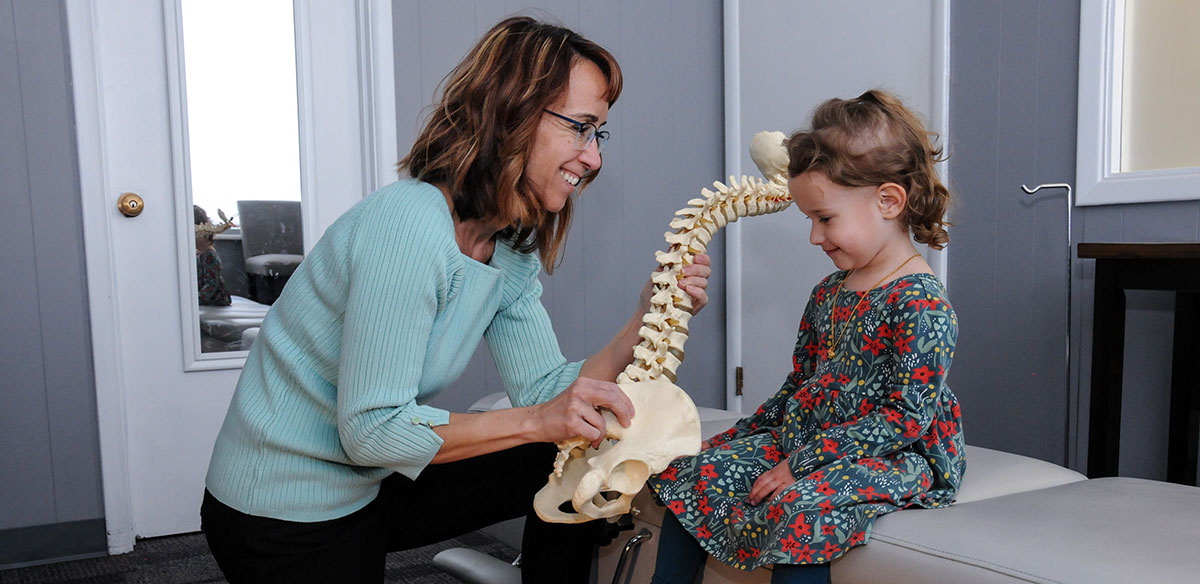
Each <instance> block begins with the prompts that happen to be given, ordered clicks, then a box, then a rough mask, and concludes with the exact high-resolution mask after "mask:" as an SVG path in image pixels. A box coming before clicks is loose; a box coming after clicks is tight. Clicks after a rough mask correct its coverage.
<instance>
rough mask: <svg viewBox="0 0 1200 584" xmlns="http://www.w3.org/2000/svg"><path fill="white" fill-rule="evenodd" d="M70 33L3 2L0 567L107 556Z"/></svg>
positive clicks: (44, 13) (48, 17) (24, 6)
mask: <svg viewBox="0 0 1200 584" xmlns="http://www.w3.org/2000/svg"><path fill="white" fill-rule="evenodd" d="M65 28H66V25H65V18H64V15H63V10H62V5H61V4H60V3H58V2H30V1H28V0H0V189H2V193H3V201H4V208H5V213H4V214H3V216H2V218H0V240H2V246H0V247H2V248H3V249H4V250H5V253H4V254H3V256H0V262H2V264H3V265H2V267H0V272H2V273H4V274H5V276H4V279H3V284H0V307H2V308H0V311H2V313H3V317H2V318H0V326H2V327H3V331H4V332H3V334H2V335H0V338H2V339H3V341H0V355H2V359H0V361H2V362H3V363H4V364H5V378H6V381H5V383H4V387H5V390H4V392H3V395H4V400H5V405H4V407H3V408H0V443H2V444H4V445H5V448H4V449H3V452H4V453H3V454H0V492H3V493H4V494H5V496H4V497H3V498H0V567H2V566H5V565H7V566H13V565H21V564H28V563H38V562H42V561H46V560H48V559H52V558H59V557H78V556H81V555H95V554H102V553H103V552H104V551H105V550H106V547H107V546H106V541H105V534H104V521H103V514H104V511H103V503H102V496H101V487H100V458H99V443H98V430H97V421H96V419H97V418H96V411H97V410H96V402H95V389H94V387H95V386H94V384H93V372H92V366H91V346H90V344H89V342H88V339H89V338H90V331H89V328H88V318H87V315H88V306H87V289H86V285H85V271H84V258H83V238H82V232H83V225H82V220H83V219H82V217H81V212H80V203H79V186H78V185H79V177H78V172H77V170H76V168H77V165H76V161H75V145H74V137H73V118H72V113H71V111H72V104H71V100H70V90H69V86H68V80H69V77H70V66H69V63H68V58H67V55H68V52H67V44H66V38H65V37H66V32H65Z"/></svg>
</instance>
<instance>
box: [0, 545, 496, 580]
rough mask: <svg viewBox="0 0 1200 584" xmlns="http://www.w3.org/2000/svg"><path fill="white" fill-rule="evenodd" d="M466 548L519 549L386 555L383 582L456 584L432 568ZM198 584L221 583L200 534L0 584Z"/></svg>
mask: <svg viewBox="0 0 1200 584" xmlns="http://www.w3.org/2000/svg"><path fill="white" fill-rule="evenodd" d="M454 547H468V548H473V549H476V550H479V551H481V552H483V553H486V554H490V555H492V556H495V557H497V558H500V559H502V560H504V561H506V562H511V561H513V560H514V559H515V558H516V557H517V550H514V549H512V548H511V547H508V546H507V545H505V544H503V543H500V542H499V541H496V540H495V539H493V538H491V537H489V536H487V535H485V534H483V533H479V532H473V533H468V534H466V535H463V536H461V537H458V538H456V539H452V540H448V541H444V542H441V543H437V544H434V545H430V546H425V547H423V548H417V549H414V550H408V551H403V552H394V553H391V554H388V559H387V579H386V582H389V583H391V582H404V583H405V584H458V583H459V581H458V580H457V579H455V578H453V577H451V576H448V575H446V574H443V573H442V572H441V571H439V570H438V569H437V568H434V567H433V565H432V564H431V561H432V560H433V556H434V555H436V554H437V553H438V552H440V551H442V550H444V549H449V548H454ZM48 582H56V583H65V584H125V583H138V584H201V583H210V582H215V583H221V582H225V579H224V578H223V577H221V571H220V570H219V569H217V563H216V562H215V561H213V559H212V555H211V554H209V551H208V544H207V543H205V541H204V535H203V534H200V533H194V534H186V535H176V536H170V537H159V538H153V539H143V540H139V541H138V543H137V545H135V546H134V550H133V551H132V552H130V553H128V554H122V555H119V556H110V557H107V558H96V559H91V560H76V561H73V562H63V563H59V564H50V565H46V566H36V567H32V568H18V569H15V570H4V571H0V584H44V583H48Z"/></svg>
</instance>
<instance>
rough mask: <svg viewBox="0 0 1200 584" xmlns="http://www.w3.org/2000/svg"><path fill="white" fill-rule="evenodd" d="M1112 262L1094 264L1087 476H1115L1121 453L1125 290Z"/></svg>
mask: <svg viewBox="0 0 1200 584" xmlns="http://www.w3.org/2000/svg"><path fill="white" fill-rule="evenodd" d="M1114 264H1116V262H1115V261H1111V260H1097V261H1096V292H1095V303H1094V304H1095V306H1094V307H1093V312H1094V314H1095V317H1094V319H1093V328H1092V393H1091V405H1090V408H1089V409H1090V413H1091V415H1090V418H1089V423H1088V465H1087V474H1088V476H1089V477H1092V478H1095V477H1108V476H1116V475H1117V471H1118V470H1119V457H1120V452H1121V382H1122V375H1123V372H1124V356H1125V291H1124V289H1122V288H1121V287H1120V286H1119V282H1118V273H1117V272H1118V269H1119V268H1118V267H1117V266H1116V265H1114Z"/></svg>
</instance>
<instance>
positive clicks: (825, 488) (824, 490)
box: [817, 482, 837, 497]
mask: <svg viewBox="0 0 1200 584" xmlns="http://www.w3.org/2000/svg"><path fill="white" fill-rule="evenodd" d="M817 492H818V493H820V494H822V495H825V496H826V497H828V496H830V495H833V494H836V493H837V491H835V490H833V487H831V486H829V483H828V482H824V483H821V484H819V485H817Z"/></svg>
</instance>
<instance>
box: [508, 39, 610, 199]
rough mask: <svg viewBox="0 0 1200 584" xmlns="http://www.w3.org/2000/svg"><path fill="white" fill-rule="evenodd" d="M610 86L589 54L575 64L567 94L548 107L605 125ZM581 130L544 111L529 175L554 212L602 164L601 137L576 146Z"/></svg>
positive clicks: (532, 154)
mask: <svg viewBox="0 0 1200 584" xmlns="http://www.w3.org/2000/svg"><path fill="white" fill-rule="evenodd" d="M607 91H608V81H607V80H606V79H605V78H604V73H602V72H601V71H600V68H599V67H597V66H596V64H595V63H593V62H591V61H589V60H587V59H580V60H579V61H578V62H577V63H575V65H574V66H573V67H572V68H571V76H570V81H569V83H568V86H567V92H566V95H564V96H563V97H562V98H560V99H559V100H558V101H557V102H556V103H553V104H551V105H550V106H549V107H547V108H546V109H548V110H550V111H553V112H555V113H558V114H562V115H564V116H566V117H568V118H571V119H573V120H577V121H580V122H590V123H592V124H595V125H596V126H597V127H600V126H603V125H604V124H605V122H606V121H607V120H608V100H607V99H605V94H606V93H607ZM576 135H577V132H576V130H575V127H574V126H572V125H571V123H570V122H568V121H566V120H563V119H561V118H558V117H556V116H552V115H550V114H548V113H542V121H541V125H540V126H539V127H538V132H537V137H536V138H535V139H534V142H533V148H532V149H531V150H530V152H529V161H528V162H527V163H526V164H525V177H526V179H527V180H528V181H529V183H530V184H531V185H532V187H533V189H534V192H535V195H536V196H537V198H538V200H539V201H540V202H541V203H542V207H543V208H544V209H546V210H547V211H550V212H552V213H554V212H558V211H559V210H561V209H562V208H563V206H564V205H565V204H566V202H567V197H570V196H571V193H573V192H575V188H576V187H577V186H578V185H579V183H580V181H581V180H583V178H584V176H586V175H587V174H588V173H590V172H594V171H596V170H598V169H599V168H600V165H601V163H602V161H601V159H600V148H599V145H598V144H597V143H596V140H592V141H591V142H590V143H589V144H588V145H587V146H586V147H585V148H583V149H582V150H580V149H579V148H578V147H577V146H576Z"/></svg>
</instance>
